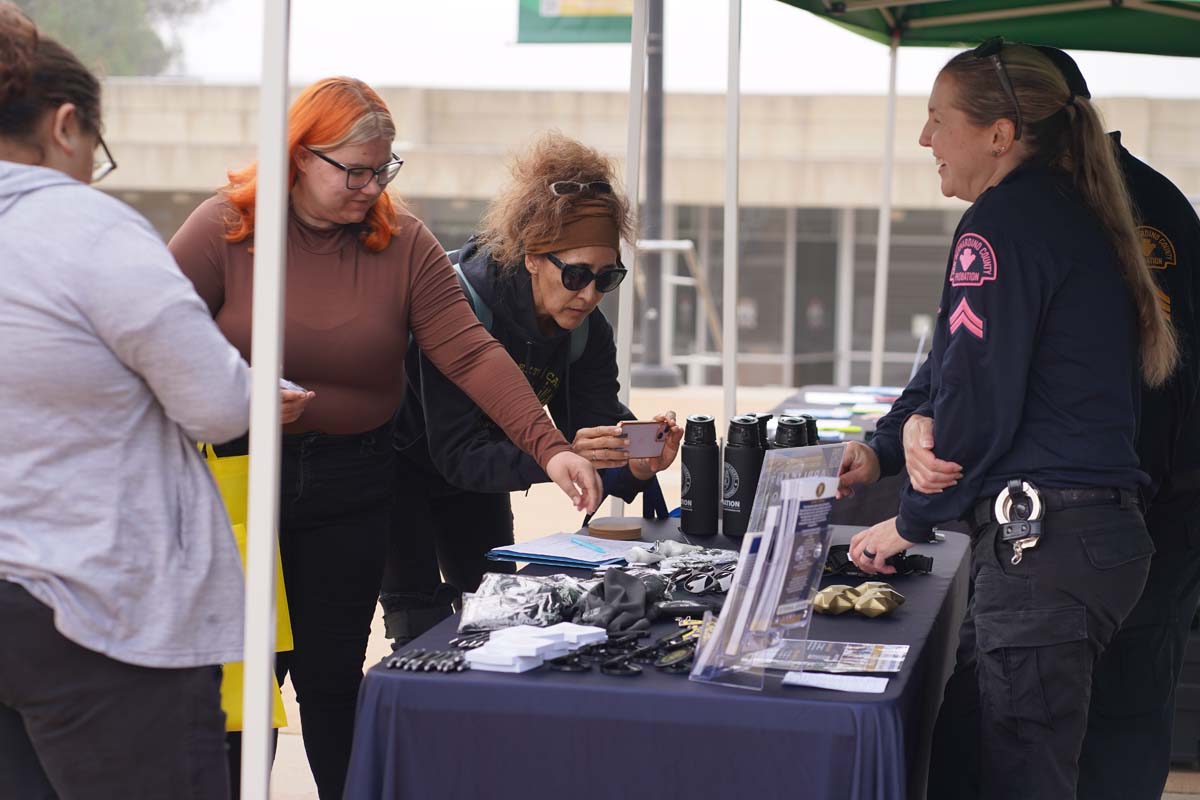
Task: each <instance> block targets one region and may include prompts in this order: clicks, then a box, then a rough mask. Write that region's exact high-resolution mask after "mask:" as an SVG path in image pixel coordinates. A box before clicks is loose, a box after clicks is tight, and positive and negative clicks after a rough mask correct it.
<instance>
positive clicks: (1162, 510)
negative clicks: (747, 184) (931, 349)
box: [844, 51, 1200, 800]
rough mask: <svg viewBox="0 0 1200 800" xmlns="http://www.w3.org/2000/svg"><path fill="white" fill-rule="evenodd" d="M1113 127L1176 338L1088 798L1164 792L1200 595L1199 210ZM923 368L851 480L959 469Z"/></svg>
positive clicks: (1078, 80)
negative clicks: (1141, 548)
mask: <svg viewBox="0 0 1200 800" xmlns="http://www.w3.org/2000/svg"><path fill="white" fill-rule="evenodd" d="M1046 52H1047V53H1048V54H1049V55H1053V56H1054V57H1055V60H1056V63H1057V64H1058V66H1059V67H1060V68H1061V69H1062V71H1063V74H1064V76H1065V77H1066V79H1067V82H1068V85H1069V87H1070V89H1071V91H1073V92H1074V93H1075V94H1076V95H1077V96H1080V97H1090V96H1091V94H1090V91H1089V90H1088V86H1087V82H1086V81H1085V80H1084V78H1083V75H1082V74H1081V73H1080V72H1079V69H1078V66H1077V65H1076V64H1075V62H1074V60H1073V59H1071V58H1070V56H1068V55H1066V54H1065V53H1061V52H1059V51H1046ZM1110 136H1111V139H1112V141H1113V144H1114V147H1115V149H1116V152H1117V157H1118V161H1119V164H1120V167H1121V171H1122V173H1123V175H1124V177H1125V182H1126V185H1127V187H1128V189H1129V194H1130V197H1131V199H1132V200H1133V204H1134V209H1135V216H1136V218H1137V222H1138V234H1139V237H1140V239H1141V244H1142V253H1143V255H1144V257H1145V262H1146V267H1147V268H1148V269H1149V270H1150V274H1151V275H1152V276H1153V277H1154V279H1155V283H1156V291H1157V293H1158V297H1159V302H1160V304H1161V306H1162V308H1163V311H1164V313H1165V314H1166V315H1167V317H1168V318H1169V319H1170V320H1171V322H1172V325H1173V327H1174V329H1175V331H1176V335H1177V337H1178V338H1179V339H1180V345H1181V347H1180V364H1179V367H1178V369H1177V370H1176V372H1175V374H1174V375H1173V376H1172V378H1171V380H1170V381H1169V382H1167V383H1166V384H1165V385H1164V386H1161V387H1158V388H1156V389H1150V388H1148V387H1143V393H1142V400H1141V406H1142V407H1141V420H1140V424H1139V428H1138V442H1137V449H1138V454H1139V456H1140V461H1141V468H1142V471H1143V472H1145V473H1147V475H1149V477H1150V483H1149V485H1148V486H1146V487H1144V488H1143V490H1142V497H1143V500H1144V501H1145V502H1146V504H1147V508H1146V512H1145V513H1146V526H1147V528H1148V530H1149V532H1150V536H1151V539H1152V540H1153V541H1154V545H1155V553H1154V556H1153V557H1152V559H1151V562H1150V575H1149V577H1148V578H1147V580H1146V587H1145V588H1144V589H1143V591H1142V596H1141V598H1140V599H1139V600H1138V604H1137V605H1136V606H1135V607H1134V610H1133V611H1132V612H1130V614H1129V616H1128V617H1127V618H1126V619H1125V621H1124V622H1123V623H1122V625H1121V628H1120V629H1119V630H1118V632H1117V634H1116V636H1115V637H1114V638H1113V640H1112V641H1111V642H1109V645H1108V648H1107V649H1106V650H1105V652H1104V654H1103V656H1102V657H1101V659H1100V661H1099V663H1097V665H1096V667H1095V669H1094V672H1093V676H1092V696H1091V703H1090V708H1089V711H1088V732H1087V736H1086V737H1085V738H1084V744H1083V750H1082V753H1081V755H1080V759H1079V787H1078V794H1079V796H1080V797H1084V798H1088V800H1100V799H1103V798H1112V800H1117V798H1121V800H1138V799H1139V798H1146V800H1150V798H1153V800H1157V798H1158V797H1160V796H1161V795H1162V791H1163V787H1164V786H1165V784H1166V778H1167V772H1168V770H1169V766H1170V755H1171V739H1172V734H1173V729H1174V715H1175V688H1176V685H1177V683H1178V680H1179V674H1180V671H1181V670H1182V666H1183V658H1184V652H1185V648H1186V646H1187V640H1188V635H1189V629H1190V627H1191V622H1192V619H1193V617H1194V615H1195V611H1196V606H1197V603H1198V602H1200V525H1197V524H1196V523H1195V522H1194V521H1193V520H1196V519H1198V518H1200V408H1198V407H1197V399H1198V398H1197V391H1198V389H1200V325H1198V324H1197V317H1196V313H1197V300H1198V299H1200V298H1198V293H1200V282H1198V281H1196V279H1195V264H1196V259H1197V258H1200V218H1198V217H1197V216H1196V212H1195V209H1194V208H1193V207H1192V204H1191V203H1190V202H1189V201H1188V200H1187V198H1186V197H1185V196H1184V195H1183V193H1182V192H1180V191H1179V189H1178V188H1176V186H1175V185H1174V184H1172V183H1171V182H1170V181H1169V180H1168V179H1167V178H1166V177H1164V176H1163V175H1161V174H1160V173H1158V172H1157V171H1155V170H1154V169H1153V168H1151V167H1150V166H1148V165H1147V164H1145V163H1143V162H1142V161H1140V160H1138V159H1137V158H1135V157H1134V156H1133V155H1132V154H1131V153H1130V152H1129V151H1128V150H1126V149H1125V147H1124V146H1122V144H1121V139H1120V134H1119V133H1114V134H1111V135H1110ZM928 375H929V371H928V367H927V365H926V367H924V368H923V369H922V371H921V373H920V375H919V376H917V378H915V379H914V380H913V381H912V382H910V384H909V386H908V387H907V388H906V390H905V393H904V395H903V396H902V397H901V398H900V399H899V400H898V401H897V402H896V403H895V404H894V405H893V410H892V412H891V413H889V414H888V415H887V416H886V417H885V418H883V419H882V420H880V422H879V424H878V426H877V428H876V432H875V438H874V439H873V440H872V441H871V451H867V450H866V449H865V448H864V449H862V450H859V451H855V454H852V455H851V456H850V459H849V463H848V464H847V470H848V472H847V474H846V475H845V476H844V479H845V481H846V483H847V484H848V485H854V484H860V483H864V482H868V481H872V480H875V479H876V478H877V477H878V476H879V474H883V475H893V474H896V473H897V472H899V471H900V470H901V469H905V468H907V470H908V475H909V478H910V480H911V481H912V485H913V486H914V487H916V488H917V489H919V490H920V491H925V492H935V491H938V490H941V489H945V488H947V487H949V486H952V485H954V483H955V481H957V480H958V478H960V477H961V472H962V470H961V467H960V466H959V465H958V464H955V463H952V462H947V461H944V460H942V459H939V458H937V456H936V454H935V453H934V450H933V448H934V439H933V434H932V424H931V421H930V420H929V419H928V418H927V417H922V416H920V415H916V414H914V412H915V411H916V410H917V408H919V407H920V406H921V404H922V403H924V402H925V401H926V399H927V398H928V394H929V392H928V386H929V380H928ZM901 426H903V436H902V434H901ZM872 451H873V452H872ZM906 456H907V459H906ZM854 462H857V463H854ZM847 488H848V487H847Z"/></svg>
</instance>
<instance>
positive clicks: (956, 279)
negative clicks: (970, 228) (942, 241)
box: [950, 233, 996, 286]
mask: <svg viewBox="0 0 1200 800" xmlns="http://www.w3.org/2000/svg"><path fill="white" fill-rule="evenodd" d="M994 280H996V251H995V250H993V249H992V246H991V245H990V244H988V240H987V239H985V238H983V237H982V236H980V235H978V234H975V233H964V234H963V235H962V236H960V237H958V241H957V242H956V243H955V245H954V260H953V263H951V264H950V285H951V286H983V282H984V281H994Z"/></svg>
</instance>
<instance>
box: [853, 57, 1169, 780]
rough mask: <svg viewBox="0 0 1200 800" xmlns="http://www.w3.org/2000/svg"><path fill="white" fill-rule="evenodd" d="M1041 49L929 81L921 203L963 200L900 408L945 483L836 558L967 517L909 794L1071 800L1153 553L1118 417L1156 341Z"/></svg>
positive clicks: (1104, 156)
mask: <svg viewBox="0 0 1200 800" xmlns="http://www.w3.org/2000/svg"><path fill="white" fill-rule="evenodd" d="M1058 52H1059V51H1050V50H1049V49H1039V48H1033V47H1029V46H1024V45H1003V44H1001V43H999V42H998V41H992V42H988V43H985V44H984V45H982V46H981V47H980V48H977V49H976V50H974V51H969V52H966V53H962V54H960V55H958V56H956V57H955V58H953V59H951V61H950V62H949V63H948V64H947V65H946V66H945V67H944V68H943V70H942V72H941V73H940V74H939V76H938V79H937V81H936V82H935V84H934V88H933V92H932V94H931V97H930V103H929V118H928V121H927V122H926V125H925V129H924V130H923V132H922V135H921V143H922V145H924V146H926V147H930V148H931V149H932V151H933V155H934V157H935V159H937V165H938V173H939V175H940V178H941V185H942V192H943V194H945V195H947V196H956V197H959V198H961V199H964V200H967V201H969V202H971V203H972V206H971V207H970V209H968V211H967V212H966V214H964V215H963V218H962V221H961V222H960V224H959V227H958V230H957V231H956V233H955V238H954V245H953V247H952V249H951V253H950V258H949V263H948V265H947V272H946V283H945V286H944V289H943V293H942V300H941V308H940V309H939V313H938V319H937V325H936V327H935V334H934V340H933V352H932V354H931V355H930V357H929V359H928V361H927V363H926V365H925V366H924V367H923V368H922V370H921V371H920V373H919V374H918V377H917V380H916V381H915V383H916V384H917V385H916V386H914V387H912V391H911V392H910V393H908V394H907V399H906V398H905V397H902V398H901V403H900V405H901V407H902V408H903V406H904V404H905V403H909V402H912V401H913V399H914V397H919V396H920V394H921V393H922V392H923V393H924V395H925V397H924V399H922V400H921V401H920V402H919V403H918V404H916V407H915V411H916V412H917V413H919V414H921V415H922V416H927V417H930V418H932V420H933V434H934V437H935V439H936V441H937V443H938V456H939V459H944V461H940V462H939V463H940V464H941V465H943V467H944V468H945V469H947V470H948V471H949V474H948V475H947V476H946V478H945V480H944V481H943V486H942V488H940V489H939V490H937V491H934V492H933V493H922V492H920V491H918V490H917V489H915V488H914V487H913V486H912V485H907V486H906V487H905V489H904V491H903V493H902V496H901V501H900V508H899V513H898V515H897V517H896V518H895V519H893V520H889V521H887V522H884V523H881V524H879V525H876V526H874V527H872V528H870V529H868V530H866V531H863V532H862V533H860V534H858V535H857V536H855V538H854V540H853V542H852V545H851V551H850V553H851V557H852V558H853V559H854V560H855V561H856V563H858V564H859V566H860V567H862V568H863V569H864V570H866V571H869V572H884V573H888V572H891V571H893V570H892V568H891V567H890V566H888V565H886V563H885V562H886V559H887V558H888V557H889V556H891V555H893V554H895V553H897V552H900V551H901V550H903V549H904V548H905V547H907V546H908V544H909V543H910V542H918V541H924V540H927V539H928V538H929V536H930V534H931V532H932V529H933V526H934V525H937V524H939V523H942V522H946V521H950V520H956V519H968V520H970V521H971V522H972V523H973V529H974V535H975V537H976V542H975V548H974V554H973V563H972V577H973V587H974V591H973V594H972V599H971V603H970V605H969V607H968V612H967V617H966V619H965V620H964V623H963V627H962V632H961V637H960V645H959V650H958V659H957V662H958V663H957V665H956V668H955V672H954V674H953V676H952V677H951V679H950V682H949V683H948V685H947V689H946V697H945V701H944V703H943V706H942V710H941V712H940V714H939V720H938V726H937V727H938V730H937V734H936V736H935V742H934V755H933V764H932V767H931V776H930V796H931V797H953V798H956V800H957V799H958V798H964V797H974V796H981V797H1003V798H1015V797H1021V798H1027V797H1028V798H1038V797H1053V798H1063V797H1074V796H1075V791H1076V784H1077V780H1078V767H1077V757H1078V753H1079V750H1080V746H1081V744H1082V741H1083V738H1084V732H1085V729H1086V721H1087V710H1088V699H1089V693H1090V689H1091V673H1092V668H1093V665H1094V664H1095V663H1096V661H1097V659H1098V658H1099V656H1100V653H1101V652H1102V651H1103V650H1104V648H1105V646H1106V645H1107V644H1108V642H1109V641H1110V640H1111V639H1112V637H1113V635H1114V632H1115V631H1116V629H1117V627H1118V626H1119V625H1120V623H1121V621H1122V620H1123V619H1124V618H1125V616H1126V615H1127V614H1128V613H1129V612H1130V610H1131V609H1132V608H1133V607H1134V604H1135V602H1136V601H1137V599H1138V596H1139V594H1140V593H1141V589H1142V585H1143V583H1144V582H1145V578H1146V574H1147V572H1148V569H1149V561H1150V554H1151V552H1152V549H1153V548H1152V545H1151V543H1150V539H1149V536H1148V535H1147V533H1146V528H1145V525H1144V523H1143V520H1142V515H1141V513H1140V511H1139V508H1138V502H1137V491H1138V489H1139V488H1140V487H1141V486H1142V485H1143V484H1144V483H1145V482H1146V475H1145V473H1143V472H1142V471H1141V470H1140V469H1139V467H1138V454H1137V452H1136V449H1135V434H1136V422H1137V415H1138V404H1139V397H1140V392H1141V386H1142V384H1143V382H1145V383H1148V384H1151V385H1160V384H1162V383H1163V382H1164V381H1165V380H1166V379H1167V377H1168V376H1169V375H1170V374H1171V371H1172V369H1173V367H1174V363H1175V358H1176V356H1175V353H1176V349H1175V343H1174V339H1173V335H1172V332H1171V328H1170V326H1169V324H1168V322H1167V320H1166V318H1165V316H1164V314H1163V312H1162V309H1161V307H1160V305H1159V298H1158V297H1157V295H1156V293H1155V288H1154V283H1153V281H1152V279H1151V278H1150V277H1149V275H1148V274H1147V273H1146V271H1145V269H1144V268H1143V266H1142V263H1143V258H1142V253H1141V249H1140V241H1139V239H1138V237H1137V233H1136V231H1135V228H1134V222H1133V216H1132V212H1131V209H1130V205H1129V201H1128V197H1127V195H1126V193H1125V189H1124V184H1123V181H1122V180H1121V177H1120V173H1119V170H1118V167H1117V164H1116V161H1115V158H1114V154H1113V149H1112V147H1111V145H1110V143H1109V142H1108V140H1107V139H1106V137H1105V135H1104V131H1103V127H1102V125H1101V123H1100V119H1099V116H1098V115H1097V113H1096V111H1095V109H1094V108H1093V107H1092V105H1091V104H1090V102H1089V101H1088V99H1087V98H1086V97H1084V96H1082V95H1080V94H1079V93H1077V92H1073V91H1072V90H1071V87H1070V86H1069V85H1068V82H1067V80H1066V78H1065V77H1064V75H1063V72H1062V71H1061V69H1060V68H1059V67H1058V66H1057V65H1056V60H1057V56H1055V53H1058ZM894 422H895V420H894V419H893V420H891V421H889V423H893V424H894ZM884 427H885V430H886V428H887V425H886V424H885V426H884ZM850 449H851V451H852V452H851V454H850V457H849V458H848V462H847V465H846V469H847V471H848V472H851V473H855V472H859V473H861V472H863V471H864V470H865V471H866V472H870V471H871V469H872V467H873V469H874V472H875V473H876V474H877V473H878V470H879V468H880V466H883V465H884V464H883V462H885V461H888V460H889V458H890V460H891V461H892V462H893V464H889V465H887V466H893V465H894V461H895V456H896V453H895V452H892V453H886V452H882V453H878V454H876V453H874V452H869V451H867V448H865V447H862V446H858V447H854V446H852V447H851V448H850ZM882 450H884V451H886V450H887V448H886V446H885V447H883V448H882ZM872 461H873V462H874V463H873V465H872ZM864 465H865V466H864ZM959 465H961V467H960V466H959ZM997 501H999V502H997Z"/></svg>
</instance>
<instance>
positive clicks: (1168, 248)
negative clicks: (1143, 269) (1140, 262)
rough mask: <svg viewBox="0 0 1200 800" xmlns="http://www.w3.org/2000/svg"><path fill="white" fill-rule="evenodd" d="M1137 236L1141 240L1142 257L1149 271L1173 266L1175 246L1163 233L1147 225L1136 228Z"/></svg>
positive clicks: (1175, 259)
mask: <svg viewBox="0 0 1200 800" xmlns="http://www.w3.org/2000/svg"><path fill="white" fill-rule="evenodd" d="M1138 236H1139V237H1140V238H1141V240H1142V257H1143V258H1145V259H1146V266H1147V267H1149V268H1150V269H1166V268H1167V267H1173V266H1175V262H1176V261H1177V258H1176V255H1175V244H1174V242H1172V241H1171V240H1170V239H1169V238H1168V237H1167V235H1166V234H1165V233H1163V232H1162V231H1160V230H1159V229H1158V228H1152V227H1150V226H1149V225H1139V226H1138Z"/></svg>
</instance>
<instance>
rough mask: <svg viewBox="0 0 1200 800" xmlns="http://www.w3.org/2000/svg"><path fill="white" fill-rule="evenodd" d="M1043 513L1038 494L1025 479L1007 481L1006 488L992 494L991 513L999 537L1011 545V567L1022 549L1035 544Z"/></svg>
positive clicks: (1015, 562) (1044, 509)
mask: <svg viewBox="0 0 1200 800" xmlns="http://www.w3.org/2000/svg"><path fill="white" fill-rule="evenodd" d="M1045 512H1046V507H1045V504H1044V503H1043V502H1042V496H1041V493H1039V492H1038V489H1037V487H1036V486H1034V485H1033V484H1032V483H1030V482H1029V481H1027V480H1024V479H1020V478H1016V479H1013V480H1010V481H1009V482H1008V487H1007V490H1006V491H1002V492H1000V493H999V494H998V495H996V502H995V504H994V505H993V506H992V513H993V515H994V516H995V518H996V522H998V523H999V524H1000V540H1001V541H1002V542H1005V543H1010V544H1012V549H1013V556H1012V563H1013V565H1014V566H1015V565H1017V564H1020V563H1021V559H1022V558H1023V556H1024V553H1025V551H1026V550H1031V549H1033V548H1034V547H1037V544H1038V540H1039V539H1040V538H1041V536H1042V517H1043V516H1045Z"/></svg>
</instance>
